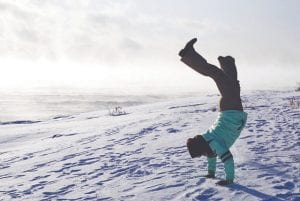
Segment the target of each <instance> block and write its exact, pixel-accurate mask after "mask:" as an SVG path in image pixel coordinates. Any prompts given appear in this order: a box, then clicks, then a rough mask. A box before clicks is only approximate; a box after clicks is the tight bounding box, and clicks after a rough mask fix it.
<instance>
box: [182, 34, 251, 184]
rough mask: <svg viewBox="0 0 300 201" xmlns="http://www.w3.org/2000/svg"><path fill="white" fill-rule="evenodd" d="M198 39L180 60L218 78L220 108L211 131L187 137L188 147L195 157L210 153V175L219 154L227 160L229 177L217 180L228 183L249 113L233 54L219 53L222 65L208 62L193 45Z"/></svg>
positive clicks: (209, 175)
mask: <svg viewBox="0 0 300 201" xmlns="http://www.w3.org/2000/svg"><path fill="white" fill-rule="evenodd" d="M196 41H197V39H196V38H194V39H192V40H191V41H189V42H188V43H187V44H186V46H185V47H184V49H182V50H181V51H180V52H179V55H180V56H181V61H182V62H183V63H185V64H186V65H188V66H189V67H191V68H192V69H193V70H195V71H197V72H198V73H200V74H202V75H205V76H208V77H211V78H212V79H213V80H214V81H215V83H216V85H217V87H218V89H219V92H220V94H221V99H220V104H219V111H220V112H219V115H218V118H217V120H216V121H215V123H214V124H213V126H212V127H211V128H210V129H209V130H208V131H206V132H205V133H204V134H202V135H196V136H195V137H194V138H189V139H188V140H187V147H188V150H189V153H190V155H191V157H192V158H195V157H200V156H202V155H203V156H207V159H208V175H206V177H207V178H214V177H215V172H216V157H217V156H218V157H220V159H221V160H222V162H223V163H224V168H225V173H226V179H225V180H221V181H219V182H217V184H218V185H222V186H225V185H228V184H231V183H233V180H234V161H233V156H232V154H231V152H230V150H229V148H230V147H231V146H232V145H233V143H234V142H235V140H236V139H237V138H238V137H239V135H240V133H241V131H242V129H243V128H244V126H245V124H246V120H247V113H245V112H243V105H242V102H241V97H240V84H239V81H238V79H237V70H236V66H235V60H234V58H233V57H231V56H226V57H222V56H219V57H218V60H219V63H220V66H221V68H218V67H216V66H214V65H212V64H209V63H207V62H206V60H205V59H204V58H203V57H202V56H201V55H200V54H198V53H197V52H196V51H195V49H194V47H193V45H194V43H195V42H196Z"/></svg>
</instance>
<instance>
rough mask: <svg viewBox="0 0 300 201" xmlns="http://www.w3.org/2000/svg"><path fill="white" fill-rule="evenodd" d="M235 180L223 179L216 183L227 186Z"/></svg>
mask: <svg viewBox="0 0 300 201" xmlns="http://www.w3.org/2000/svg"><path fill="white" fill-rule="evenodd" d="M232 183H233V181H228V180H221V181H218V182H217V183H216V184H217V185H219V186H227V185H229V184H232Z"/></svg>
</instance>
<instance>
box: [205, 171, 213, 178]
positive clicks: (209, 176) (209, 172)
mask: <svg viewBox="0 0 300 201" xmlns="http://www.w3.org/2000/svg"><path fill="white" fill-rule="evenodd" d="M204 177H206V178H215V171H212V170H208V174H207V175H205V176H204Z"/></svg>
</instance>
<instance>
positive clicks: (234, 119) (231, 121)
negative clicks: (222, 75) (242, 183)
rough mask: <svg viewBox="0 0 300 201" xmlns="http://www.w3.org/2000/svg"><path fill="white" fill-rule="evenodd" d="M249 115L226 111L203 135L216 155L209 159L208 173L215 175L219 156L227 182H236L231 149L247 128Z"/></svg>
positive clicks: (237, 111)
mask: <svg viewBox="0 0 300 201" xmlns="http://www.w3.org/2000/svg"><path fill="white" fill-rule="evenodd" d="M246 121H247V113H246V112H243V111H239V110H226V111H223V112H220V113H219V116H218V118H217V120H216V121H215V123H214V124H213V126H212V127H211V128H210V129H209V130H208V131H207V132H206V133H204V134H203V137H204V139H205V140H206V141H207V142H208V143H209V146H210V148H211V149H212V150H213V152H214V153H215V155H214V156H212V157H208V158H207V159H208V172H209V173H213V174H214V173H215V171H216V157H217V156H218V157H219V158H220V159H221V160H222V162H223V163H224V168H225V173H226V180H227V181H229V182H233V180H234V161H233V157H232V154H231V152H230V150H229V148H230V147H231V146H232V145H233V143H234V142H235V140H236V139H237V138H238V137H239V135H240V133H241V131H242V130H243V128H244V127H245V124H246Z"/></svg>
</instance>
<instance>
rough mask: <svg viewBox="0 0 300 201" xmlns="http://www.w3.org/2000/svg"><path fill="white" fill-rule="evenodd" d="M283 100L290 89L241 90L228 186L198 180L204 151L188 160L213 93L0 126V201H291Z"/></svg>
mask: <svg viewBox="0 0 300 201" xmlns="http://www.w3.org/2000/svg"><path fill="white" fill-rule="evenodd" d="M292 97H295V98H296V100H299V99H300V93H299V92H276V91H255V92H249V93H246V94H244V95H243V101H244V106H245V111H246V112H247V113H248V122H247V125H246V127H245V129H244V131H243V132H242V134H241V136H240V138H239V139H238V140H237V141H236V143H235V144H234V145H233V147H232V148H231V150H232V153H233V156H234V159H235V165H236V179H235V184H233V185H230V186H229V187H220V186H216V185H215V183H216V182H217V179H206V178H204V177H203V175H205V174H206V171H207V169H206V165H207V162H206V158H204V157H202V158H198V159H191V158H190V156H189V154H188V152H187V149H186V146H185V143H186V139H187V138H189V137H193V136H194V135H197V134H201V133H203V132H205V131H206V129H208V128H209V127H210V125H211V124H212V123H213V122H214V120H215V118H216V117H217V111H216V107H217V103H218V99H219V97H218V96H203V97H198V98H184V99H176V100H174V101H169V102H163V103H154V104H147V105H142V106H135V107H128V108H125V109H126V112H128V113H129V114H127V115H122V116H109V115H108V114H107V111H101V112H97V111H96V112H90V113H84V114H80V115H74V116H62V117H56V118H55V119H51V120H48V121H43V122H30V121H28V122H12V124H8V123H6V124H3V125H0V200H1V201H2V200H5V201H6V200H30V201H34V200H139V201H140V200H144V201H148V200H223V199H224V200H249V201H253V200H300V192H299V191H300V189H299V188H300V185H299V178H300V109H299V107H297V106H292V105H291V104H290V101H289V100H290V99H291V98H292ZM217 176H218V177H219V178H222V177H224V173H223V168H222V163H221V162H220V161H219V160H218V169H217Z"/></svg>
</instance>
